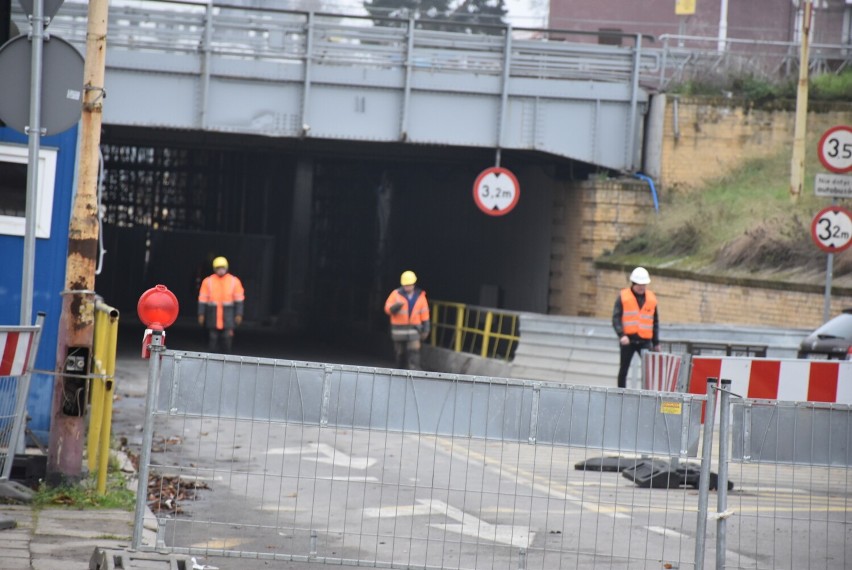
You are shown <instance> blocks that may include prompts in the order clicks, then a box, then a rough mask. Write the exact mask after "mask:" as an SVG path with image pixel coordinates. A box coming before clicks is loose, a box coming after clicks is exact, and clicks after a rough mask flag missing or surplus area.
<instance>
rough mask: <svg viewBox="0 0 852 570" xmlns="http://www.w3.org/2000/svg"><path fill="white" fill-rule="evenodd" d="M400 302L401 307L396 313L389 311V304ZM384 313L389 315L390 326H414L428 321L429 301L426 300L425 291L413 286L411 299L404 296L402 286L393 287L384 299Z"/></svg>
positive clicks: (418, 326)
mask: <svg viewBox="0 0 852 570" xmlns="http://www.w3.org/2000/svg"><path fill="white" fill-rule="evenodd" d="M396 303H402V308H401V309H400V310H399V311H397V313H396V314H394V313H392V312H391V306H392V305H394V304H396ZM385 313H387V314H388V315H390V323H391V327H402V326H412V325H413V326H415V327H417V328H420V325H422V324H424V323H426V326H427V327H428V326H429V325H428V323H429V302H428V301H427V300H426V291H424V290H423V289H417V288H415V289H414V291H413V292H412V294H411V300H410V301H409V299H408V297H406V296H405V291H404V290H403V288H402V287H400V288H399V289H394V290H393V291H391V294H390V295H388V300H387V301H385Z"/></svg>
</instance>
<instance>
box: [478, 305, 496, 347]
mask: <svg viewBox="0 0 852 570" xmlns="http://www.w3.org/2000/svg"><path fill="white" fill-rule="evenodd" d="M492 324H494V313H492V312H491V311H487V312H486V313H485V326H484V327H483V330H482V351H480V356H481V357H482V358H488V344H489V343H490V342H491V325H492Z"/></svg>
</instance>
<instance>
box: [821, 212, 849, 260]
mask: <svg viewBox="0 0 852 570" xmlns="http://www.w3.org/2000/svg"><path fill="white" fill-rule="evenodd" d="M811 237H812V238H813V240H814V243H815V244H816V245H817V247H818V248H820V249H821V250H823V251H825V252H828V253H839V252H841V251H843V250H844V249H846V248H847V247H849V246H850V245H852V214H850V213H849V210H847V209H845V208H841V207H840V206H829V207H827V208H823V209H822V210H820V211H819V213H818V214H817V215H816V216H814V220H813V222H811Z"/></svg>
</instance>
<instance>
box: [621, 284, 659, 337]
mask: <svg viewBox="0 0 852 570" xmlns="http://www.w3.org/2000/svg"><path fill="white" fill-rule="evenodd" d="M621 308H622V309H623V310H624V312H623V313H622V314H621V323H622V324H623V325H624V334H627V335H630V334H638V335H639V338H644V339H647V340H651V339H652V338H654V312H656V310H657V296H656V295H654V293H652V292H651V291H650V290H649V289H645V304H644V305H642V308H641V309H640V308H639V301H637V300H636V296H635V294H634V293H633V291H632V290H631V289H630V288H627V289H622V290H621Z"/></svg>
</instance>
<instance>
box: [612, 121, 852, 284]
mask: <svg viewBox="0 0 852 570" xmlns="http://www.w3.org/2000/svg"><path fill="white" fill-rule="evenodd" d="M821 134H822V133H810V135H809V137H808V141H807V146H806V157H807V158H806V173H805V188H804V191H803V192H802V195H801V196H800V197H799V199H798V200H796V201H793V200H792V198H791V195H790V192H789V186H790V157H791V149H792V140H791V144H790V146H788V147H787V148H785V149H784V150H782V151H780V152H779V153H778V154H777V155H775V156H772V157H770V158H766V159H760V160H753V161H749V162H748V163H746V164H744V165H743V166H742V167H741V168H739V169H738V170H737V171H735V172H733V173H731V174H730V175H728V176H725V177H724V178H721V179H718V180H712V181H708V183H707V184H706V185H705V187H704V188H702V189H700V190H698V191H693V192H691V193H689V194H670V193H668V194H665V193H664V195H663V196H661V204H660V212H659V214H658V215H656V216H654V218H653V219H652V220H651V221H650V223H649V225H648V227H647V228H646V230H645V231H644V232H642V234H640V235H638V236H637V237H635V238H634V239H632V240H630V241H627V242H623V243H621V244H620V245H619V246H618V247H617V248H616V250H615V251H614V252H612V253H611V254H610V255H607V256H605V259H607V260H609V261H623V262H627V263H631V264H634V263H637V264H638V263H641V264H646V265H650V266H657V267H673V268H677V269H683V270H690V271H695V272H699V273H704V272H707V273H722V274H726V275H732V276H751V277H756V278H765V279H772V280H779V281H795V282H801V283H812V284H823V283H824V282H825V264H826V255H825V254H824V253H823V252H822V250H820V249H818V248H817V246H816V245H815V244H814V243H813V241H812V240H811V237H810V225H811V221H812V220H813V217H814V215H815V214H816V213H817V212H818V211H819V210H820V209H822V208H823V207H825V206H828V205H830V204H831V203H832V202H831V198H818V197H816V196H814V192H813V183H814V176H815V174H817V173H819V172H827V171H826V170H825V169H824V168H823V166H822V165H821V164H820V162H819V160H818V158H817V156H816V150H815V149H816V145H817V141H818V139H819V137H820V135H821ZM791 139H792V135H791ZM837 203H838V204H840V205H843V206H844V207H846V208H849V209H852V200H848V199H844V200H838V201H837ZM834 275H835V277H834V279H835V281H834V283H835V284H836V285H837V286H852V248H850V249H849V250H847V251H846V252H843V253H840V254H837V255H835V260H834Z"/></svg>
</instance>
